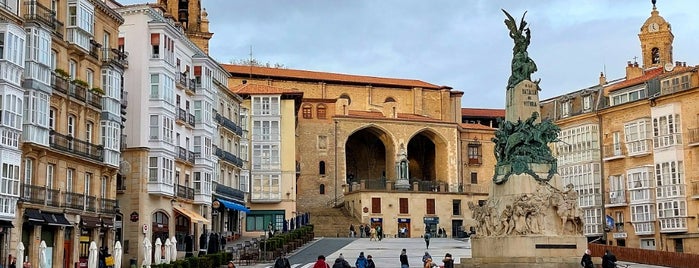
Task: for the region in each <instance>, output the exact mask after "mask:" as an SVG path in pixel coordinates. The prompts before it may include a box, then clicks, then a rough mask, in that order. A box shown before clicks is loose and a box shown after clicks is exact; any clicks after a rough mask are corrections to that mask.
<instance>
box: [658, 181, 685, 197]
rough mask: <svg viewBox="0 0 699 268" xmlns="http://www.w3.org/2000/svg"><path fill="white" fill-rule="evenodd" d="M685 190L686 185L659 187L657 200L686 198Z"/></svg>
mask: <svg viewBox="0 0 699 268" xmlns="http://www.w3.org/2000/svg"><path fill="white" fill-rule="evenodd" d="M685 188H686V186H685V185H684V184H674V185H664V186H658V187H657V188H656V190H655V194H656V197H657V198H674V197H685V195H686V194H685Z"/></svg>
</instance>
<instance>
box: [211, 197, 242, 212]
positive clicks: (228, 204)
mask: <svg viewBox="0 0 699 268" xmlns="http://www.w3.org/2000/svg"><path fill="white" fill-rule="evenodd" d="M217 200H218V201H219V202H221V204H223V206H224V207H226V208H228V209H232V210H238V211H242V212H245V213H250V209H248V208H246V207H245V206H243V205H241V204H238V203H235V202H231V201H228V200H224V199H221V198H219V199H217Z"/></svg>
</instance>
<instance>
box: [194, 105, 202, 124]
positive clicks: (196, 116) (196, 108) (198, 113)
mask: <svg viewBox="0 0 699 268" xmlns="http://www.w3.org/2000/svg"><path fill="white" fill-rule="evenodd" d="M194 122H196V123H201V122H203V120H202V113H201V101H194Z"/></svg>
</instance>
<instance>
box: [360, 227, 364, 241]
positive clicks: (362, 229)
mask: <svg viewBox="0 0 699 268" xmlns="http://www.w3.org/2000/svg"><path fill="white" fill-rule="evenodd" d="M359 238H364V224H360V225H359Z"/></svg>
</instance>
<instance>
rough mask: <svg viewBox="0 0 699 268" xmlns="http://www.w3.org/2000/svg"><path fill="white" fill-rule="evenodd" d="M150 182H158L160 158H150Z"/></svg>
mask: <svg viewBox="0 0 699 268" xmlns="http://www.w3.org/2000/svg"><path fill="white" fill-rule="evenodd" d="M148 181H150V182H157V181H158V158H157V157H149V158H148Z"/></svg>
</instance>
